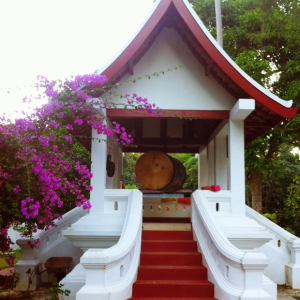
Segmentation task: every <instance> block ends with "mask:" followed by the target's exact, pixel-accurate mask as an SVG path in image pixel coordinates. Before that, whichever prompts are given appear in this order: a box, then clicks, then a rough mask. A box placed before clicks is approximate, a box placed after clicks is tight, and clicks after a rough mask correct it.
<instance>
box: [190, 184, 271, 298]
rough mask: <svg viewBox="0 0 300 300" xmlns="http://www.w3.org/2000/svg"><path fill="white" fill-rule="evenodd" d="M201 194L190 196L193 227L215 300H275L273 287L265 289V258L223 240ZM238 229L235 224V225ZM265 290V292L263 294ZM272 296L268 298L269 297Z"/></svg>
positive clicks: (225, 239)
mask: <svg viewBox="0 0 300 300" xmlns="http://www.w3.org/2000/svg"><path fill="white" fill-rule="evenodd" d="M209 206H210V204H209V203H208V201H207V199H206V196H205V193H204V191H201V190H198V191H195V192H194V193H193V195H192V225H193V233H194V239H195V240H196V241H197V244H198V250H199V252H201V253H202V259H203V265H204V266H206V267H207V270H208V280H209V281H211V282H212V283H214V285H215V298H217V299H222V300H229V299H230V300H238V299H241V300H242V299H243V300H245V299H249V300H250V299H251V300H253V299H260V300H267V299H268V300H270V299H273V300H275V299H277V291H276V285H275V284H273V285H272V283H271V285H270V287H271V288H266V287H265V285H266V284H270V281H269V280H268V279H267V278H265V277H264V275H263V272H264V270H265V268H266V267H267V266H268V264H269V260H268V258H267V257H266V256H265V255H264V254H263V253H261V252H258V251H254V250H240V249H238V248H236V247H235V246H234V245H233V244H232V243H231V242H230V241H229V240H228V238H227V237H226V235H225V234H224V232H223V231H222V229H221V228H220V227H219V226H218V225H217V224H216V222H215V220H214V216H213V213H212V212H211V208H210V207H209ZM237 226H238V224H237ZM265 289H268V292H269V293H268V292H266V290H265ZM270 293H271V295H270Z"/></svg>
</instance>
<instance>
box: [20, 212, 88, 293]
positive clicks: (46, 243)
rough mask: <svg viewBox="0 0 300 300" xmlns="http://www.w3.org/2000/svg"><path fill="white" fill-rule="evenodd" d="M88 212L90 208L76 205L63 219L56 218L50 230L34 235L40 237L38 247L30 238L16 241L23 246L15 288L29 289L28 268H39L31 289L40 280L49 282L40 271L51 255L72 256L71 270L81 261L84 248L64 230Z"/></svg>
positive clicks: (35, 286) (45, 275) (34, 237)
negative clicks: (85, 208) (71, 240)
mask: <svg viewBox="0 0 300 300" xmlns="http://www.w3.org/2000/svg"><path fill="white" fill-rule="evenodd" d="M86 214H88V210H83V209H82V208H81V207H76V208H74V209H72V210H71V211H69V212H67V213H66V214H64V215H63V217H62V219H60V220H54V223H55V226H52V227H51V228H50V229H49V230H44V231H38V232H37V233H36V234H35V235H34V236H33V239H40V243H39V244H38V247H37V248H36V249H35V248H31V247H30V246H29V244H28V242H29V241H30V239H29V238H20V239H18V240H17V241H16V243H17V244H18V245H19V246H20V248H21V259H20V261H19V262H18V263H17V264H16V265H15V271H16V272H17V273H18V274H19V276H20V279H19V281H18V284H17V286H16V288H15V290H18V291H26V290H27V289H28V283H29V282H28V274H26V272H27V270H28V269H30V270H31V272H34V270H35V269H36V270H37V272H35V273H36V274H35V275H34V276H32V283H31V285H30V286H29V289H30V290H35V289H36V288H37V286H38V285H39V283H40V282H47V281H48V275H47V273H46V272H43V273H41V274H40V275H39V274H38V273H40V272H42V271H43V270H44V267H43V263H45V262H46V260H47V259H48V258H50V257H72V258H73V264H72V266H71V268H70V270H71V269H73V268H74V266H75V265H76V264H78V263H79V260H80V257H81V256H82V254H83V252H82V250H80V249H79V248H77V247H75V246H74V245H73V244H72V242H70V241H69V240H67V239H66V238H65V237H63V236H62V230H65V229H67V228H68V227H70V226H71V225H72V224H73V223H75V222H76V221H78V220H79V219H80V218H81V217H83V216H84V215H86Z"/></svg>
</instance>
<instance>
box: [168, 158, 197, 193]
mask: <svg viewBox="0 0 300 300" xmlns="http://www.w3.org/2000/svg"><path fill="white" fill-rule="evenodd" d="M171 156H172V157H174V158H176V159H178V160H179V161H180V162H181V163H182V164H183V166H184V168H185V171H186V180H185V182H184V185H183V188H184V189H191V190H192V191H195V190H197V189H198V159H196V157H195V154H171Z"/></svg>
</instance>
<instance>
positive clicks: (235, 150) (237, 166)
mask: <svg viewBox="0 0 300 300" xmlns="http://www.w3.org/2000/svg"><path fill="white" fill-rule="evenodd" d="M254 109H255V101H254V100H253V99H240V100H238V102H237V103H236V104H235V106H234V107H233V108H232V109H231V111H230V120H229V134H228V144H229V145H228V146H229V187H230V191H231V211H232V214H234V215H245V156H244V144H245V141H244V120H245V118H246V117H247V116H248V115H249V114H250V113H251V112H252V111H253V110H254Z"/></svg>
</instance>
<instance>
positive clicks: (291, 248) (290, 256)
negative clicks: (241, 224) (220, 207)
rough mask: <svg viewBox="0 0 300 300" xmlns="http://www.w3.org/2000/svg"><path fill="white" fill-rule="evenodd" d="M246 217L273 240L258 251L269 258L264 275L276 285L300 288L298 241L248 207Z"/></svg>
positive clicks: (299, 250)
mask: <svg viewBox="0 0 300 300" xmlns="http://www.w3.org/2000/svg"><path fill="white" fill-rule="evenodd" d="M246 215H247V216H248V217H250V218H252V219H254V220H255V221H256V222H257V223H258V224H260V225H262V226H264V227H266V228H267V229H268V230H269V231H270V232H271V233H273V234H274V238H273V239H272V240H271V241H270V242H269V243H266V244H264V245H263V246H262V247H260V248H259V249H258V250H259V251H260V252H262V253H264V254H265V255H266V256H268V257H269V258H270V263H269V265H268V267H267V268H266V270H265V272H264V274H265V275H266V276H268V277H269V278H270V279H271V280H273V281H274V282H275V283H277V284H287V285H288V286H290V287H292V288H293V289H299V288H300V239H299V238H298V237H296V236H295V235H293V234H291V233H290V232H288V231H286V230H284V229H283V228H281V227H280V226H278V225H276V224H275V223H273V222H272V221H270V220H268V219H267V218H265V217H264V216H262V215H261V214H259V213H258V212H256V211H255V210H253V209H252V208H250V207H249V206H246Z"/></svg>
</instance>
